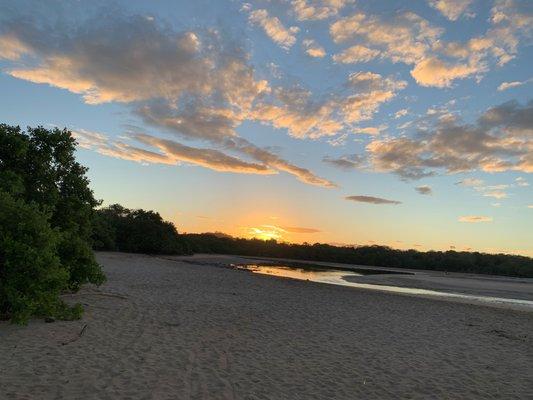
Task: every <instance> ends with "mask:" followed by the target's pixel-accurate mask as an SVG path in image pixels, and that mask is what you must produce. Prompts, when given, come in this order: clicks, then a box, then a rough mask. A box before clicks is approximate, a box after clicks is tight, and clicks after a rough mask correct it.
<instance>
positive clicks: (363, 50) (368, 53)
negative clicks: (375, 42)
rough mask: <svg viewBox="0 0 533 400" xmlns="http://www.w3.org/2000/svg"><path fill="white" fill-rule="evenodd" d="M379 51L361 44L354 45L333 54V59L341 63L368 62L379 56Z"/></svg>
mask: <svg viewBox="0 0 533 400" xmlns="http://www.w3.org/2000/svg"><path fill="white" fill-rule="evenodd" d="M379 54H380V51H379V50H374V49H370V48H368V47H365V46H362V45H359V44H357V45H355V46H351V47H348V48H347V49H344V50H343V51H342V52H340V53H338V54H335V55H334V56H333V61H335V62H338V63H342V64H357V63H362V62H368V61H370V60H373V59H374V58H376V57H377V56H379Z"/></svg>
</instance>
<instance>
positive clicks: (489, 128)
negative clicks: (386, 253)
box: [0, 0, 533, 255]
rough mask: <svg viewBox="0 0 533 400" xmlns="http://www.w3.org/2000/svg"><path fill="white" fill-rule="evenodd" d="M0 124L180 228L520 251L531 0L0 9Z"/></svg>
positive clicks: (20, 5)
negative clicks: (31, 132)
mask: <svg viewBox="0 0 533 400" xmlns="http://www.w3.org/2000/svg"><path fill="white" fill-rule="evenodd" d="M0 20H1V21H0V68H1V73H0V87H1V88H2V91H3V93H6V94H8V95H4V96H2V97H1V98H0V118H1V121H2V122H5V123H9V124H17V125H21V126H26V125H31V126H33V125H38V124H41V125H44V126H59V127H67V128H69V129H71V130H72V131H73V132H74V134H75V135H76V137H77V138H78V141H79V144H80V146H79V149H78V158H79V160H80V161H81V162H82V163H83V164H85V165H87V166H88V167H89V168H90V172H89V176H90V178H91V180H92V187H93V189H94V190H95V193H96V195H97V196H98V197H99V198H102V199H104V201H105V204H110V203H114V202H119V203H121V204H124V205H125V206H128V207H142V208H148V209H156V210H158V211H160V212H161V213H162V215H163V216H164V217H165V218H168V219H170V220H172V221H173V222H174V223H175V224H176V225H177V227H178V229H179V230H180V231H188V232H201V231H223V232H226V233H230V234H232V235H237V236H245V237H250V236H255V237H260V238H265V239H266V238H277V239H280V240H288V241H296V242H304V241H306V242H316V241H321V242H329V243H343V244H370V243H376V244H386V245H390V246H393V247H398V248H416V249H420V250H426V249H449V248H456V249H458V250H463V249H471V250H480V251H489V252H500V251H503V252H510V253H519V254H527V255H533V233H532V229H531V226H533V189H532V186H530V183H533V182H530V181H531V180H532V179H531V172H532V171H533V140H532V138H533V103H532V102H531V89H532V83H533V81H532V79H533V77H532V75H531V64H532V61H533V52H532V48H531V39H532V28H531V27H532V26H533V5H532V3H531V2H528V1H519V0H495V1H481V0H420V1H412V2H401V1H397V2H396V1H387V2H363V1H351V0H270V1H267V0H264V1H259V0H258V1H250V2H241V1H216V2H213V1H195V2H190V1H154V2H145V1H127V2H126V1H124V2H118V1H117V2H115V3H113V4H110V3H109V2H98V1H96V2H91V3H90V4H89V3H83V2H73V1H68V2H67V1H65V2H61V1H48V2H46V3H45V2H32V1H20V2H2V3H0Z"/></svg>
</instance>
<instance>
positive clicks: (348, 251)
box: [182, 233, 533, 278]
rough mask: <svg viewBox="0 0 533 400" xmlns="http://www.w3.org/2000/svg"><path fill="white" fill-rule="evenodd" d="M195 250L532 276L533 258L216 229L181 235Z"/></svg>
mask: <svg viewBox="0 0 533 400" xmlns="http://www.w3.org/2000/svg"><path fill="white" fill-rule="evenodd" d="M182 236H183V238H182V240H184V241H185V242H187V244H188V248H189V249H190V250H191V251H192V252H194V253H220V254H237V255H244V256H259V257H277V258H291V259H297V260H312V261H325V262H334V263H346V264H356V265H366V266H377V267H391V268H412V269H427V270H435V271H448V272H467V273H478V274H492V275H507V276H517V277H529V278H533V258H529V257H524V256H518V255H509V254H487V253H479V252H466V251H453V250H449V251H426V252H422V251H417V250H412V249H411V250H398V249H393V248H390V247H387V246H376V245H374V246H333V245H330V244H325V243H315V244H309V243H304V244H295V243H280V242H277V241H276V240H267V241H264V240H259V239H242V238H233V237H231V236H228V235H223V234H216V233H214V234H213V233H202V234H186V235H182Z"/></svg>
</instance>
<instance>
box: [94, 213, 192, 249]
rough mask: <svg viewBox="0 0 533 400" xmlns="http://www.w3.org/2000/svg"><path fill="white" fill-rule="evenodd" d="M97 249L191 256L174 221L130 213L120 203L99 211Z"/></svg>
mask: <svg viewBox="0 0 533 400" xmlns="http://www.w3.org/2000/svg"><path fill="white" fill-rule="evenodd" d="M93 241H94V247H95V249H96V250H116V251H124V252H129V253H147V254H188V253H189V250H188V248H187V245H186V243H185V242H184V241H183V240H182V239H181V238H180V235H178V231H177V230H176V227H175V226H174V224H172V223H171V222H168V221H165V220H163V218H162V217H161V215H159V213H157V212H154V211H145V210H142V209H139V210H130V209H127V208H124V207H122V206H121V205H119V204H113V205H110V206H109V207H106V208H102V209H100V210H97V212H96V218H95V228H94V233H93Z"/></svg>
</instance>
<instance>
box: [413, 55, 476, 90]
mask: <svg viewBox="0 0 533 400" xmlns="http://www.w3.org/2000/svg"><path fill="white" fill-rule="evenodd" d="M485 70H486V69H485V67H484V66H480V65H476V64H472V65H465V64H460V63H457V64H451V63H447V62H445V61H442V60H440V59H439V58H437V57H429V58H425V59H424V60H422V61H420V62H419V63H418V64H416V65H415V67H414V69H413V70H412V71H411V76H412V77H413V78H414V79H415V80H416V82H417V83H418V84H419V85H421V86H435V87H441V88H442V87H449V86H451V84H452V82H453V81H455V80H457V79H464V78H468V77H469V76H471V75H475V74H480V73H481V72H485Z"/></svg>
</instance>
